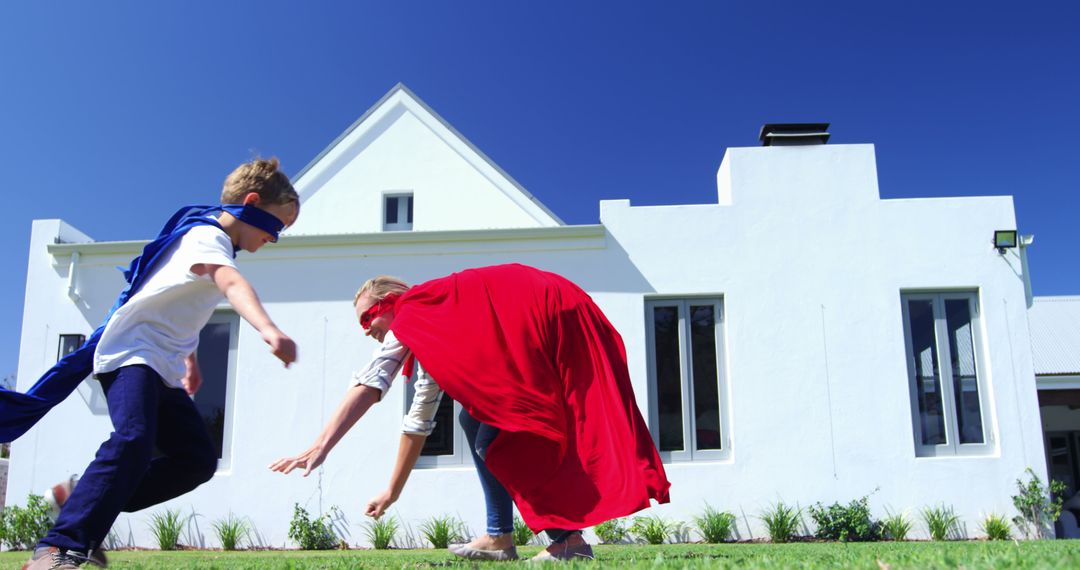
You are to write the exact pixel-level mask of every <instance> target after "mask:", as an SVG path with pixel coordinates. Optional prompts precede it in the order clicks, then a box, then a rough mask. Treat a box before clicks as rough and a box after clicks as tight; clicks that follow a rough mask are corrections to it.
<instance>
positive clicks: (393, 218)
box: [386, 198, 398, 224]
mask: <svg viewBox="0 0 1080 570" xmlns="http://www.w3.org/2000/svg"><path fill="white" fill-rule="evenodd" d="M397 202H398V199H397V198H387V199H386V223H388V224H396V223H397V219H398V211H397V209H398V203H397Z"/></svg>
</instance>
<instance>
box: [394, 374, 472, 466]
mask: <svg viewBox="0 0 1080 570" xmlns="http://www.w3.org/2000/svg"><path fill="white" fill-rule="evenodd" d="M405 386H406V388H405V413H408V412H409V407H410V406H411V405H412V401H413V394H415V388H416V385H415V383H414V382H413V381H412V379H411V378H410V379H409V381H408V382H406V384H405ZM459 413H461V404H458V403H457V402H455V401H454V399H453V398H451V397H450V396H449V395H447V394H445V393H444V394H443V395H442V399H441V400H439V409H438V411H436V412H435V430H434V431H432V432H431V435H429V436H428V438H427V441H425V442H424V449H423V450H421V451H420V458H419V459H418V460H417V461H416V465H417V467H438V466H442V465H461V464H462V463H470V462H471V457H472V456H471V455H470V454H469V453H467V452H465V446H466V445H468V444H467V443H466V441H465V432H463V431H462V430H461V425H460V424H459V423H458V421H457V416H458V414H459ZM463 452H464V453H463Z"/></svg>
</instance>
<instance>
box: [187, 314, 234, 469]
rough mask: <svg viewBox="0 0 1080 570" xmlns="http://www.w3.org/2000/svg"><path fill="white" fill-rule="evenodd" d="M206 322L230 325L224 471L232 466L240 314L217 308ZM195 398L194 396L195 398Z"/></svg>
mask: <svg viewBox="0 0 1080 570" xmlns="http://www.w3.org/2000/svg"><path fill="white" fill-rule="evenodd" d="M206 324H208V325H211V324H228V325H229V357H228V364H227V367H228V369H227V370H226V372H225V425H224V426H223V427H222V429H221V458H220V459H218V464H217V471H215V473H222V472H225V471H228V470H229V469H231V468H232V440H233V422H234V419H235V417H236V413H235V409H236V357H237V346H238V344H239V342H238V341H239V334H240V316H239V315H237V314H236V312H235V311H232V310H228V309H227V310H217V311H214V314H213V316H211V317H210V320H209V321H207V322H206ZM193 399H194V398H193Z"/></svg>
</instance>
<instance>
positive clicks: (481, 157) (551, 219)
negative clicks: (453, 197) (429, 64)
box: [293, 83, 565, 226]
mask: <svg viewBox="0 0 1080 570" xmlns="http://www.w3.org/2000/svg"><path fill="white" fill-rule="evenodd" d="M400 107H404V108H406V109H407V110H408V111H410V112H412V113H413V115H415V116H416V117H417V118H418V119H419V120H420V121H422V122H423V123H424V124H425V125H426V126H427V127H428V128H430V129H431V130H432V131H433V132H435V133H436V134H438V135H439V136H440V137H441V138H442V139H443V140H444V141H445V142H446V143H447V144H449V145H451V146H453V147H455V149H456V150H457V151H458V154H460V155H461V156H462V157H463V158H464V159H465V160H467V161H469V162H470V163H471V164H472V165H473V167H474V168H476V169H478V170H481V171H483V172H484V174H485V175H486V176H487V177H488V178H489V179H490V180H492V182H493V183H495V185H496V186H497V187H498V188H499V189H500V190H502V192H503V193H504V194H506V196H507V197H508V198H510V199H511V200H512V201H514V202H515V203H516V204H518V206H520V207H521V208H522V209H524V210H526V211H528V212H529V213H530V215H531V216H532V217H533V218H534V219H536V220H537V222H538V223H539V224H540V225H543V226H552V225H565V223H564V222H563V221H562V219H560V218H559V217H558V216H557V215H555V213H554V212H552V211H551V210H550V209H548V207H547V206H545V205H544V204H543V203H542V202H540V200H538V199H537V198H536V197H535V196H533V195H532V194H531V193H530V192H529V191H528V190H526V189H525V188H524V187H523V186H522V185H521V184H520V183H518V182H517V181H516V180H514V178H513V177H512V176H510V174H508V173H507V172H506V171H505V170H503V169H502V168H501V167H500V166H499V165H498V164H495V162H494V161H492V160H491V158H489V157H488V156H487V155H486V154H484V153H483V151H481V150H480V149H479V148H477V147H476V146H475V145H473V144H472V142H470V141H469V140H468V139H467V138H465V136H464V135H462V134H461V133H460V132H458V130H457V129H455V128H454V127H453V125H451V124H450V123H448V122H447V121H446V120H445V119H443V118H442V117H441V116H440V115H439V114H438V113H436V112H435V110H434V109H432V108H431V107H429V106H428V105H427V103H425V102H424V101H423V100H422V99H420V97H418V96H417V95H416V94H415V93H413V92H412V91H411V90H410V89H409V88H408V87H406V86H405V85H404V84H402V83H398V84H397V85H395V86H394V87H393V89H391V90H390V91H389V92H387V93H386V95H384V96H383V97H382V98H381V99H379V100H378V101H377V102H376V103H375V104H374V105H372V106H371V108H369V109H368V110H367V111H366V112H365V113H364V114H363V115H361V116H360V118H359V119H357V120H356V121H355V122H354V123H353V124H352V125H350V126H349V128H348V129H346V130H345V132H343V133H341V135H339V136H338V137H337V138H336V139H334V141H333V142H331V143H330V144H329V145H328V146H327V147H326V148H325V149H323V151H322V152H320V153H319V154H318V155H317V156H316V157H315V158H314V159H312V160H311V162H309V163H308V164H307V166H305V167H304V168H303V169H302V170H301V171H300V172H299V173H297V174H296V175H295V176H293V185H294V186H296V188H297V190H298V191H299V193H300V199H301V202H303V201H304V200H305V199H306V198H307V197H308V195H310V194H312V193H313V192H315V191H317V190H318V188H319V187H320V186H321V184H319V183H317V182H316V183H314V184H310V183H311V182H312V181H311V180H310V179H311V178H312V176H314V175H316V171H317V170H318V169H319V167H320V165H321V164H322V163H324V161H332V160H334V158H335V157H334V155H335V153H338V151H339V150H340V147H342V146H344V145H343V143H345V142H346V141H347V140H352V139H356V138H357V137H358V136H359V137H361V138H362V137H363V136H364V135H365V134H366V132H365V131H368V130H372V129H375V128H377V127H378V123H379V122H380V119H382V118H383V117H385V116H386V115H387V114H389V113H392V112H393V111H394V110H395V109H398V108H400ZM373 136H377V134H376V135H373Z"/></svg>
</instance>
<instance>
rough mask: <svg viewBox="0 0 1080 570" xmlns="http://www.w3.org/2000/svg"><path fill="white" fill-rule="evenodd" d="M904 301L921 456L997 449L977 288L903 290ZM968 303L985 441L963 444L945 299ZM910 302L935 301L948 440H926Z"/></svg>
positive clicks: (913, 414)
mask: <svg viewBox="0 0 1080 570" xmlns="http://www.w3.org/2000/svg"><path fill="white" fill-rule="evenodd" d="M900 299H901V301H900V304H901V308H902V312H903V321H904V348H905V357H906V359H907V362H906V364H907V382H908V395H909V403H910V405H911V428H912V437H913V441H914V444H915V455H916V456H917V457H953V456H984V455H990V454H992V453H993V452H994V448H995V437H994V426H993V423H992V422H993V419H992V418H993V414H991V413H990V385H989V377H988V374H987V367H986V355H985V354H983V338H984V331H983V325H982V313H981V312H980V310H979V305H980V303H979V295H978V292H977V291H901V295H900ZM953 300H964V301H967V302H968V310H969V312H970V314H971V335H972V337H971V344H972V349H973V350H974V352H975V354H974V357H975V382H976V385H977V386H978V388H979V418H980V421H981V423H982V430H983V443H960V437H959V432H958V430H959V426H958V422H957V418H956V393H955V391H954V382H953V371H952V365H951V362H952V352H951V349H950V348H949V332H948V326H947V323H946V318H945V301H953ZM909 301H931V303H932V306H933V313H934V341H935V349H936V350H937V360H938V362H937V367H938V375H939V382H940V383H941V393H942V409H943V410H944V416H945V418H944V419H945V443H944V444H939V445H927V444H924V443H923V442H922V429H921V427H922V426H921V421H922V419H921V417H920V412H919V400H918V392H917V389H918V388H917V383H916V382H915V353H914V343H913V342H912V339H911V315H910V314H909V307H908V302H909Z"/></svg>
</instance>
